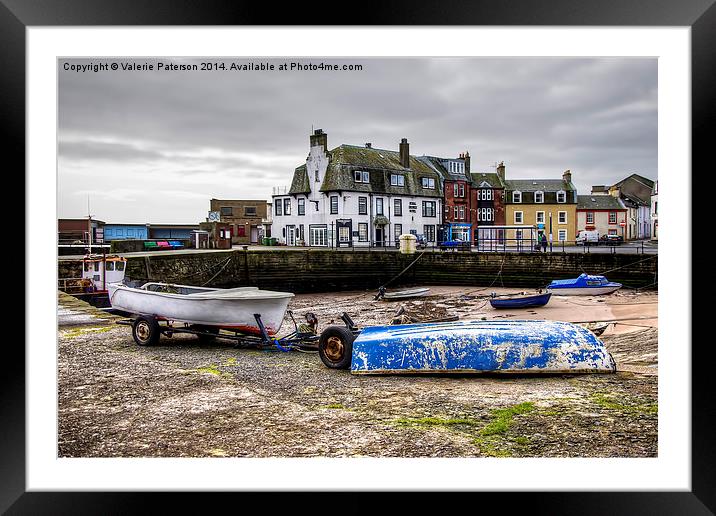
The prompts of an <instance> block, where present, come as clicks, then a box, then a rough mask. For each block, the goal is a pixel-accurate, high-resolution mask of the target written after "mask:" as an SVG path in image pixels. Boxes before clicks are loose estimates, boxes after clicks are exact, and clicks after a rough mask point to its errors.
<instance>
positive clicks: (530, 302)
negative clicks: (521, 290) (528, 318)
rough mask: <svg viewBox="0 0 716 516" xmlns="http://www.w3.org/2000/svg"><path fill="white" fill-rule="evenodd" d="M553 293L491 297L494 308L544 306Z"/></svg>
mask: <svg viewBox="0 0 716 516" xmlns="http://www.w3.org/2000/svg"><path fill="white" fill-rule="evenodd" d="M550 297H552V294H550V293H547V294H535V295H534V296H519V297H510V298H502V299H501V298H499V297H494V298H491V299H490V304H491V305H492V308H531V307H536V306H544V305H546V304H547V302H548V301H549V298H550Z"/></svg>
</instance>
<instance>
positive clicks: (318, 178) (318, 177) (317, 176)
mask: <svg viewBox="0 0 716 516" xmlns="http://www.w3.org/2000/svg"><path fill="white" fill-rule="evenodd" d="M320 180H321V178H320V176H319V175H318V169H316V183H318V182H319V181H320Z"/></svg>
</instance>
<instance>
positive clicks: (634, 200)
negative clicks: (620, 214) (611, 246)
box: [592, 174, 654, 240]
mask: <svg viewBox="0 0 716 516" xmlns="http://www.w3.org/2000/svg"><path fill="white" fill-rule="evenodd" d="M653 188H654V181H652V180H651V179H648V178H646V177H644V176H640V175H639V174H632V175H630V176H628V177H626V178H624V179H622V180H621V181H619V182H618V183H615V184H613V185H611V186H609V187H604V186H593V187H592V192H593V193H594V192H595V190H601V189H606V190H607V193H608V194H609V195H612V196H614V197H618V198H619V199H621V200H622V202H623V203H624V206H626V208H627V221H626V222H627V224H626V231H625V234H624V239H625V240H636V239H644V238H651V226H652V222H651V193H652V191H653Z"/></svg>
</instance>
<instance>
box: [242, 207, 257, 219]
mask: <svg viewBox="0 0 716 516" xmlns="http://www.w3.org/2000/svg"><path fill="white" fill-rule="evenodd" d="M255 216H256V206H244V217H255Z"/></svg>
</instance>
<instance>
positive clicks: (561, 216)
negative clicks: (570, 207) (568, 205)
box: [557, 211, 567, 231]
mask: <svg viewBox="0 0 716 516" xmlns="http://www.w3.org/2000/svg"><path fill="white" fill-rule="evenodd" d="M566 223H567V212H566V211H558V212H557V224H566ZM560 231H562V230H561V229H560Z"/></svg>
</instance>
